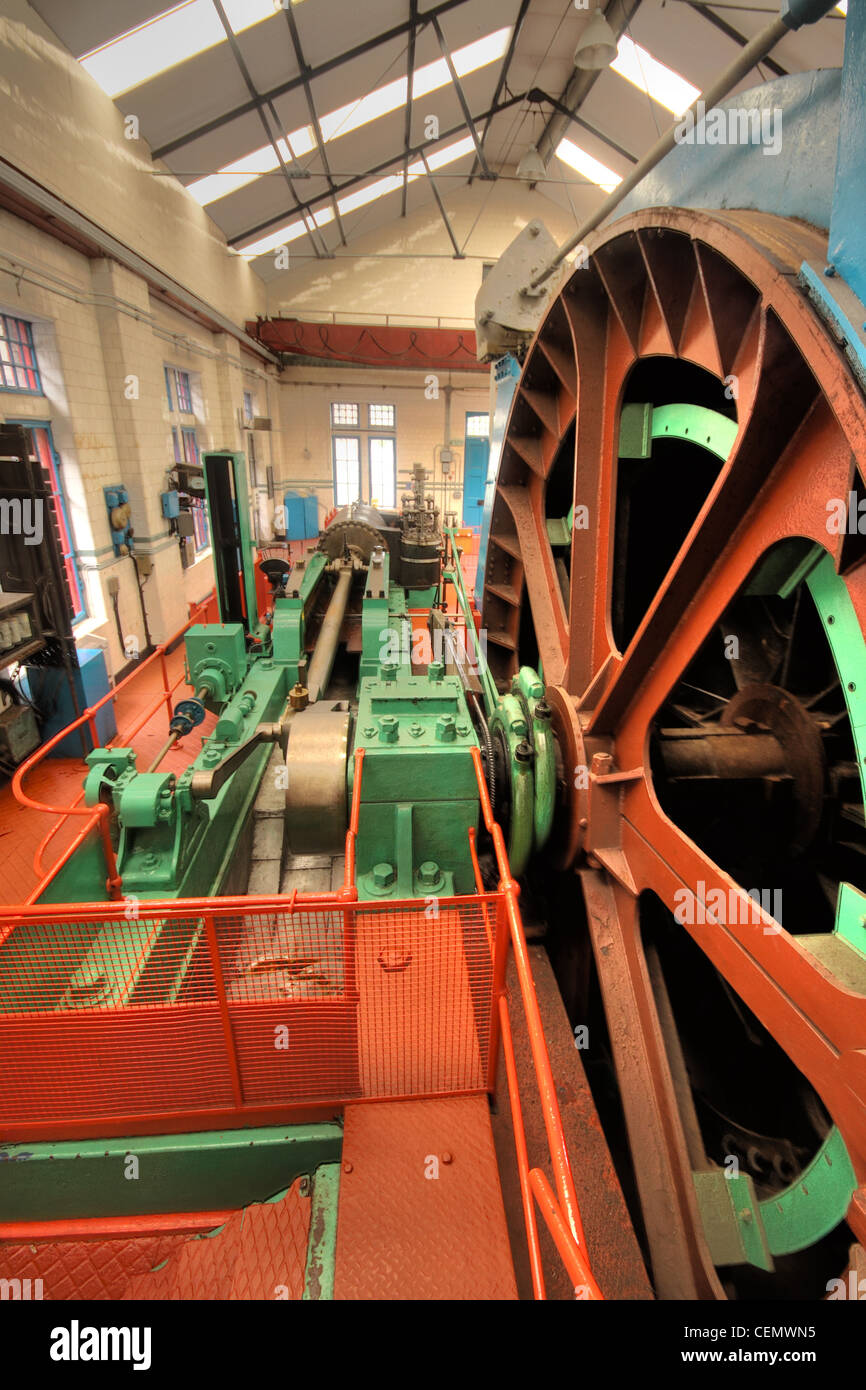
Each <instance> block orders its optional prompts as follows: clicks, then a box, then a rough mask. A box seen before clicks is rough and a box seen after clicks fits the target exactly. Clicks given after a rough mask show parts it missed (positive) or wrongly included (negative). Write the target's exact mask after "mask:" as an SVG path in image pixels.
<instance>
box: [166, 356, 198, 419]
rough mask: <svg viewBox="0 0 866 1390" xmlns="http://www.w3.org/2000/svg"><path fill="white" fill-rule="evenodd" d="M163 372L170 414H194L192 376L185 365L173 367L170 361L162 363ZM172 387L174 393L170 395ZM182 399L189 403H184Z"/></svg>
mask: <svg viewBox="0 0 866 1390" xmlns="http://www.w3.org/2000/svg"><path fill="white" fill-rule="evenodd" d="M163 372H164V374H165V395H166V399H167V401H168V408H169V411H170V412H171V414H172V415H175V414H177V415H194V414H195V409H194V402H193V394H192V378H191V376H190V373H189V372H188V371H187V369H186V367H173V366H172V365H171V363H170V362H165V363H163ZM172 387H173V388H174V395H173V396H172ZM184 401H188V402H189V404H188V405H185V404H184Z"/></svg>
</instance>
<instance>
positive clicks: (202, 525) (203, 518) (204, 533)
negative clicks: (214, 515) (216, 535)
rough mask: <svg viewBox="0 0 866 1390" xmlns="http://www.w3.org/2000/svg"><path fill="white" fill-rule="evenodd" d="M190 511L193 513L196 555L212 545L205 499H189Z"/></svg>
mask: <svg viewBox="0 0 866 1390" xmlns="http://www.w3.org/2000/svg"><path fill="white" fill-rule="evenodd" d="M189 509H190V511H191V512H192V524H193V540H194V541H195V553H196V555H198V553H199V551H201V550H206V549H207V547H208V546H209V545H210V534H209V531H208V524H207V508H206V506H205V504H204V498H203V497H191V498H190V499H189Z"/></svg>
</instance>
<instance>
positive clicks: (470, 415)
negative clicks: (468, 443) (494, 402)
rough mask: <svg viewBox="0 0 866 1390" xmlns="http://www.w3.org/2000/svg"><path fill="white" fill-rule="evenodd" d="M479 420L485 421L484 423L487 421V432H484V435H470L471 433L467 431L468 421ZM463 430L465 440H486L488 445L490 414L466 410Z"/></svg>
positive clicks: (485, 411)
mask: <svg viewBox="0 0 866 1390" xmlns="http://www.w3.org/2000/svg"><path fill="white" fill-rule="evenodd" d="M479 419H480V420H486V421H487V430H486V433H484V434H475V433H472V432H471V431H470V429H469V421H470V420H479ZM464 430H465V438H466V439H486V440H487V441H488V443H489V441H490V412H489V410H467V411H466V420H465V424H464Z"/></svg>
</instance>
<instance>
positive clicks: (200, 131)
mask: <svg viewBox="0 0 866 1390" xmlns="http://www.w3.org/2000/svg"><path fill="white" fill-rule="evenodd" d="M468 3H469V0H441V3H440V4H438V5H436V6H435V7H434V8H433V9H432V10H425V11H424V13H423V14H419V16H418V24H419V26H420V27H423V26H424V25H426V24H429V23H430V21H431V20H432V19H435V18H437V17H438V16H439V15H440V14H446V13H447V12H448V11H449V10H455V9H457V8H458V6H460V5H466V4H468ZM410 28H411V23H410V21H409V20H408V19H407V20H404V21H403V22H402V23H401V24H395V25H394V26H393V27H392V28H391V29H386V30H385V31H384V33H381V34H377V35H376V37H375V38H373V39H366V40H365V41H364V42H363V43H359V44H356V45H355V47H354V48H348V49H347V50H346V52H345V53H338V54H336V55H335V56H334V57H333V58H328V59H327V60H326V61H325V62H324V63H318V64H317V65H316V67H313V68H310V69H309V71H308V74H307V77H308V80H309V81H311V82H313V81H315V79H316V78H317V77H324V76H325V74H326V73H329V72H333V71H334V69H335V68H339V67H342V66H343V65H344V64H345V63H351V62H352V61H353V60H354V59H355V58H361V57H363V56H364V54H365V53H372V52H373V50H374V49H376V48H381V47H382V45H383V44H385V43H390V42H391V40H392V39H399V38H402V36H403V35H404V34H408V33H409V31H410ZM303 85H304V78H303V77H302V76H301V75H300V74H298V76H297V77H290V78H289V79H288V80H287V81H286V82H281V83H280V84H279V86H277V87H271V88H270V89H269V90H268V91H267V92H260V93H259V97H260V100H262V101H268V102H270V101H275V100H276V99H277V97H282V96H286V94H287V93H288V92H294V91H296V90H297V88H298V87H303ZM255 109H256V102H255V101H245V102H242V103H241V104H240V106H234V107H232V109H231V111H226V112H225V113H224V114H223V115H222V116H215V117H214V118H213V120H210V121H205V123H204V124H203V125H200V126H196V128H195V129H194V130H189V131H187V132H186V134H184V135H177V136H175V137H174V138H173V139H171V140H166V141H165V143H164V144H162V145H158V146H157V148H156V149H155V150H152V151H151V156H152V158H153V159H165V158H166V156H167V155H170V154H174V152H175V150H179V149H181V148H182V147H183V146H184V145H189V144H191V143H192V141H193V140H199V139H201V137H202V136H203V135H211V134H212V133H213V131H215V130H219V129H220V127H221V126H224V125H228V124H229V122H230V121H236V120H237V119H238V117H240V116H247V115H249V113H250V112H251V111H254V110H255Z"/></svg>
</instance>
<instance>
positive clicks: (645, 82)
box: [610, 34, 701, 116]
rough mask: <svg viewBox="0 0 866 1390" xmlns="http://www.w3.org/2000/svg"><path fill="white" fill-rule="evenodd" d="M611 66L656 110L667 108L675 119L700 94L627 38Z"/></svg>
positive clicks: (620, 43) (623, 40)
mask: <svg viewBox="0 0 866 1390" xmlns="http://www.w3.org/2000/svg"><path fill="white" fill-rule="evenodd" d="M610 66H611V68H612V69H613V71H614V72H618V73H619V75H620V77H624V78H625V79H626V81H627V82H631V83H632V85H633V86H635V87H638V88H639V89H640V91H642V92H646V93H647V94H648V95H649V96H651V97H652V99H653V101H657V102H658V103H659V106H666V107H667V109H668V111H672V112H673V114H674V115H675V116H681V115H682V114H683V112H684V111H687V110H688V108H689V107H690V106H691V104H692V102H693V101H694V100H695V98H696V97H699V96H700V94H701V93H700V89H699V88H698V87H693V86H692V84H691V82H687V81H686V79H685V78H684V77H681V76H680V74H679V73H678V72H674V70H673V68H669V67H666V66H665V64H664V63H660V62H659V60H658V58H654V57H653V56H652V54H651V53H648V52H647V50H646V49H645V48H641V46H640V44H638V43H634V42H633V41H632V40H631V39H630V38H628V36H627V35H626V34H623V36H622V38H621V39H620V41H619V43H618V45H617V53H616V57H615V58H614V60H613V62H612V63H611V65H610Z"/></svg>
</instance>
